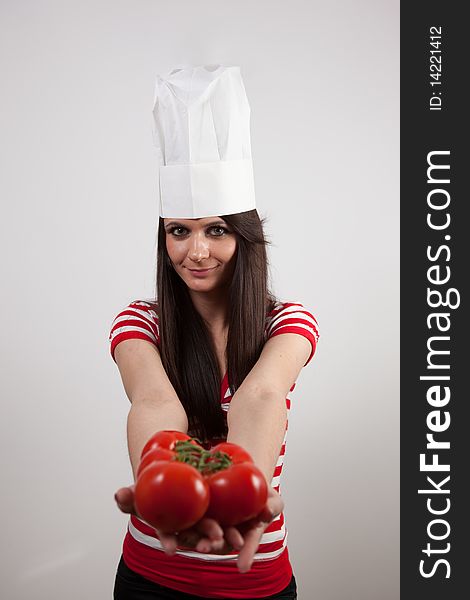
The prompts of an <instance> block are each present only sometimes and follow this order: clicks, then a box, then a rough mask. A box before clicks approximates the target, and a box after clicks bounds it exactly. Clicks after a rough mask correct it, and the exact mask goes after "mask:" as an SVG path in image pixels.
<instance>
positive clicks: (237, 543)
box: [225, 527, 245, 550]
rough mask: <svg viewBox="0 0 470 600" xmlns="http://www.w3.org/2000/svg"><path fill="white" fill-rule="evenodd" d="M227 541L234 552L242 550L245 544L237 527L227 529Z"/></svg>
mask: <svg viewBox="0 0 470 600" xmlns="http://www.w3.org/2000/svg"><path fill="white" fill-rule="evenodd" d="M225 539H226V540H227V543H228V545H229V546H231V547H232V548H233V549H234V550H241V548H243V546H244V544H245V540H244V539H243V536H242V534H241V533H240V531H239V530H238V529H237V528H236V527H227V528H226V529H225Z"/></svg>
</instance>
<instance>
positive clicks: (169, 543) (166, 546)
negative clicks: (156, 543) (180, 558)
mask: <svg viewBox="0 0 470 600" xmlns="http://www.w3.org/2000/svg"><path fill="white" fill-rule="evenodd" d="M155 531H156V532H157V534H158V537H159V539H160V542H161V544H162V546H163V550H164V551H165V553H166V554H169V555H170V556H172V555H173V554H175V552H176V547H177V545H178V542H177V539H176V535H172V534H169V533H162V532H161V531H158V530H157V529H156V530H155Z"/></svg>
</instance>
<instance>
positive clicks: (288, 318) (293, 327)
mask: <svg viewBox="0 0 470 600" xmlns="http://www.w3.org/2000/svg"><path fill="white" fill-rule="evenodd" d="M282 333H298V334H299V335H303V336H304V337H305V338H307V339H308V341H309V342H310V343H311V345H312V351H311V353H310V356H309V357H308V359H307V362H306V363H305V365H304V367H306V366H307V365H308V363H309V362H310V361H311V360H312V358H313V355H314V354H315V350H316V347H317V343H318V339H319V337H320V335H319V333H318V323H317V320H316V319H315V317H314V316H313V314H312V313H311V312H310V311H309V310H307V309H306V308H305V307H304V306H303V304H301V303H300V302H278V303H277V304H276V306H275V307H274V309H273V310H272V311H271V313H270V314H269V317H268V324H267V340H268V339H270V338H272V337H275V336H276V335H281V334H282Z"/></svg>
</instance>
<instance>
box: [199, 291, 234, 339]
mask: <svg viewBox="0 0 470 600" xmlns="http://www.w3.org/2000/svg"><path fill="white" fill-rule="evenodd" d="M189 294H190V296H191V300H192V302H193V304H194V307H195V309H196V310H197V312H198V313H199V314H200V315H201V317H202V318H203V319H204V321H205V323H206V325H207V327H208V328H209V330H210V331H211V333H213V334H216V335H217V334H220V333H224V332H226V331H227V329H228V307H229V300H228V298H229V294H228V290H225V289H220V290H213V291H211V292H194V290H190V291H189Z"/></svg>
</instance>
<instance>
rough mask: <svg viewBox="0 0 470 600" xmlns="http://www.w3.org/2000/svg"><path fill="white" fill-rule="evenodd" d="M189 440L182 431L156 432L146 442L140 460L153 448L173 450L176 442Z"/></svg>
mask: <svg viewBox="0 0 470 600" xmlns="http://www.w3.org/2000/svg"><path fill="white" fill-rule="evenodd" d="M190 439H191V438H190V437H189V435H187V434H186V433H183V432H182V431H172V430H163V431H157V433H154V434H153V435H152V437H151V438H150V439H149V440H148V441H147V443H146V444H145V446H144V447H143V449H142V453H141V455H140V458H142V456H143V455H144V454H146V453H147V452H148V451H149V450H152V449H153V448H166V449H167V450H173V449H174V447H175V444H176V442H177V441H178V440H190Z"/></svg>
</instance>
